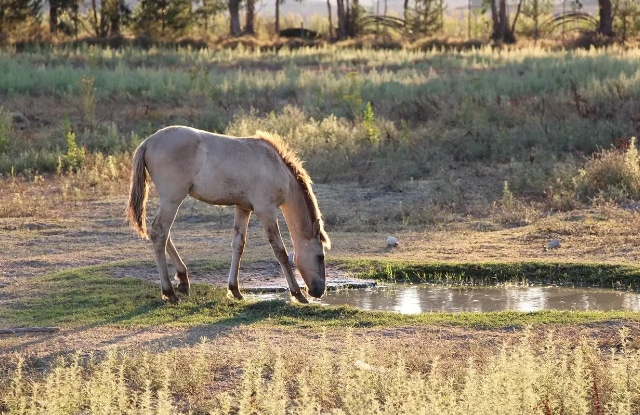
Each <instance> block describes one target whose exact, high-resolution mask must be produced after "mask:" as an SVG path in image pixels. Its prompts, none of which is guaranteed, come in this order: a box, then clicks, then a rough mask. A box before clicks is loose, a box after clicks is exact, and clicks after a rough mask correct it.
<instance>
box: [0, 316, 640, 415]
mask: <svg viewBox="0 0 640 415" xmlns="http://www.w3.org/2000/svg"><path fill="white" fill-rule="evenodd" d="M202 333H203V330H202V329H199V330H197V331H195V332H193V333H189V334H188V335H187V337H184V335H185V334H184V333H183V334H182V335H178V336H176V333H173V334H172V336H170V337H168V339H173V341H172V343H166V342H164V343H158V342H154V343H148V344H147V345H146V346H144V345H142V346H141V345H137V346H134V347H117V346H116V347H110V348H108V349H106V350H104V351H101V352H100V351H98V352H89V353H88V354H87V353H86V352H82V351H78V352H76V353H72V354H70V355H64V356H62V357H57V358H55V357H53V356H54V354H50V356H52V357H50V358H48V359H45V360H42V357H38V356H39V355H38V354H37V353H35V354H31V355H29V354H26V351H23V352H22V353H17V354H10V355H8V359H7V360H4V361H3V362H2V370H3V371H4V373H5V374H6V376H3V378H2V379H3V380H2V381H0V391H1V392H2V393H0V396H2V397H3V398H2V399H1V400H0V412H1V411H4V412H8V413H11V414H32V413H34V414H35V413H45V412H46V413H48V414H52V415H57V414H76V413H86V412H89V413H119V414H127V413H136V414H147V413H155V414H165V413H167V414H168V413H173V414H175V413H211V414H223V413H224V414H227V413H228V414H252V413H261V414H262V413H274V414H276V413H277V414H283V413H291V414H318V413H333V414H365V413H366V414H372V413H373V414H401V413H407V414H417V413H430V414H441V413H442V414H444V413H447V414H457V413H460V414H488V413H492V414H494V413H504V414H513V413H527V414H548V413H558V412H562V413H566V414H593V413H603V414H604V413H611V414H614V413H615V414H621V413H636V412H637V411H638V410H639V409H640V399H639V397H640V378H639V377H638V373H640V354H639V353H638V350H637V348H636V346H637V342H636V341H634V340H632V339H634V338H635V336H636V335H637V327H625V326H621V325H609V326H607V325H604V326H598V327H591V328H588V327H583V328H577V329H576V328H573V329H558V330H551V331H549V330H548V329H539V330H525V331H524V332H518V333H509V332H505V331H502V332H490V331H484V332H483V331H474V330H469V329H465V330H464V331H463V330H457V329H447V328H439V329H418V328H406V329H403V328H397V329H387V330H383V331H363V330H360V331H356V330H348V331H347V332H345V331H344V330H341V331H331V330H327V331H324V332H320V333H319V332H310V331H309V330H275V331H274V330H269V329H264V328H262V329H260V328H257V329H236V330H233V331H232V332H229V333H221V334H219V335H217V336H216V337H214V338H212V339H209V340H207V341H205V340H197V339H198V337H197V336H198V335H201V334H202ZM595 333H598V337H597V339H598V340H592V339H590V336H591V335H593V334H595ZM605 333H606V334H605ZM113 334H115V333H112V335H113ZM607 336H610V337H607ZM188 339H191V340H188ZM185 340H187V341H188V344H191V346H189V345H188V344H187V345H185V344H184V343H183V342H184V341H185ZM30 349H33V346H31V347H30ZM9 350H11V348H9ZM14 350H15V349H14ZM27 350H29V349H27ZM50 352H51V351H50V350H49V353H50ZM32 353H33V351H32ZM186 362H189V363H188V364H186ZM34 365H35V366H34Z"/></svg>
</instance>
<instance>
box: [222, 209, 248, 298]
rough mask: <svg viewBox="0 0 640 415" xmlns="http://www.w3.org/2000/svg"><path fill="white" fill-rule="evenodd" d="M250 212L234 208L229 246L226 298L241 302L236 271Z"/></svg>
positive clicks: (242, 250)
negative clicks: (229, 262)
mask: <svg viewBox="0 0 640 415" xmlns="http://www.w3.org/2000/svg"><path fill="white" fill-rule="evenodd" d="M250 217H251V212H249V211H246V210H244V209H242V208H241V207H239V206H236V210H235V215H234V225H233V230H234V235H233V242H232V244H231V249H232V250H231V269H230V270H229V289H228V291H227V297H229V298H236V299H238V300H242V294H240V290H239V288H238V270H239V268H240V258H241V257H242V253H243V252H244V245H245V243H246V241H247V227H248V226H249V218H250Z"/></svg>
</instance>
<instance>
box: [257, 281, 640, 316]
mask: <svg viewBox="0 0 640 415" xmlns="http://www.w3.org/2000/svg"><path fill="white" fill-rule="evenodd" d="M249 297H250V298H256V299H262V300H267V299H276V298H278V299H287V298H288V296H287V294H286V293H269V294H250V295H249ZM313 302H315V303H319V304H325V305H350V306H353V307H357V308H361V309H364V310H381V311H395V312H399V313H402V314H419V313H426V312H430V311H440V312H461V311H467V312H489V311H507V310H511V311H525V312H526V311H540V310H576V311H595V310H598V311H640V293H637V292H628V291H614V290H605V289H598V288H568V287H557V286H528V287H522V286H491V287H446V286H438V285H428V284H415V285H409V284H394V285H390V286H378V287H370V288H361V289H343V290H335V291H328V292H327V293H326V294H325V295H324V296H323V297H322V298H321V299H319V300H314V301H313Z"/></svg>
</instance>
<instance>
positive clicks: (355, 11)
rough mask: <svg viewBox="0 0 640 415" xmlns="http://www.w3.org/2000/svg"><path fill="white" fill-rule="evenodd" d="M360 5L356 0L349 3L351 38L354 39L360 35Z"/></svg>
mask: <svg viewBox="0 0 640 415" xmlns="http://www.w3.org/2000/svg"><path fill="white" fill-rule="evenodd" d="M359 14H360V5H359V3H358V0H352V3H351V30H350V32H351V36H352V37H356V36H358V34H359V33H360V28H359V27H358V25H359V24H360V16H359Z"/></svg>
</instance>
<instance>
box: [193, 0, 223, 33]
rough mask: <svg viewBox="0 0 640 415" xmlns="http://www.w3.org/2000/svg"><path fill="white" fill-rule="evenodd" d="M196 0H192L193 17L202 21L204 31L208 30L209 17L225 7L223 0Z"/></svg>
mask: <svg viewBox="0 0 640 415" xmlns="http://www.w3.org/2000/svg"><path fill="white" fill-rule="evenodd" d="M201 1H202V3H200V1H198V0H196V1H194V7H195V8H194V12H193V14H194V17H195V18H196V19H198V20H201V21H202V26H203V27H204V30H205V32H206V31H208V30H209V19H210V18H211V17H213V16H216V15H217V14H219V13H220V12H222V11H223V10H224V9H226V8H227V3H226V1H225V0H201Z"/></svg>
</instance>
